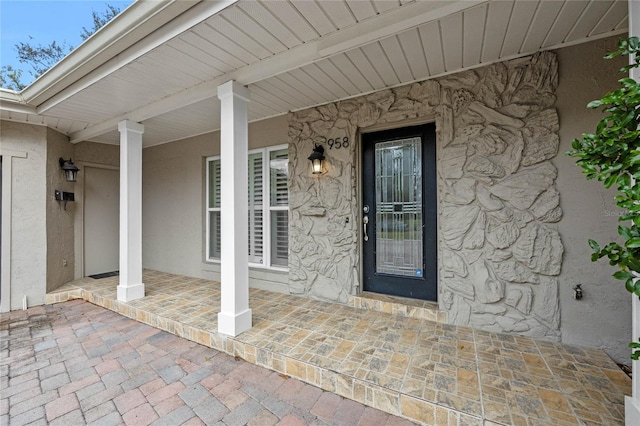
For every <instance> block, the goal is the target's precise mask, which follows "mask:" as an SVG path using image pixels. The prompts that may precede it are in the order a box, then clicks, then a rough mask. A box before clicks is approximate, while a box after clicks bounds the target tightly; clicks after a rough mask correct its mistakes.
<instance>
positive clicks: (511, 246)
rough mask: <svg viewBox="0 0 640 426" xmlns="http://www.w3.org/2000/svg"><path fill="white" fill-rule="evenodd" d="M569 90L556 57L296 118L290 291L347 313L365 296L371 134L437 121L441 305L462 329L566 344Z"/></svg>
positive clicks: (383, 94) (379, 94) (477, 72)
mask: <svg viewBox="0 0 640 426" xmlns="http://www.w3.org/2000/svg"><path fill="white" fill-rule="evenodd" d="M557 85H558V65H557V59H556V55H555V54H554V53H551V52H542V53H539V54H536V55H535V56H529V57H525V58H521V59H516V60H512V61H508V62H503V63H497V64H493V65H490V66H487V67H483V68H480V69H476V70H471V71H465V72H462V73H459V74H456V75H452V76H447V77H443V78H439V79H434V80H429V81H425V82H421V83H414V84H410V85H406V86H403V87H399V88H396V89H389V90H382V91H379V92H376V93H373V94H371V95H366V96H361V97H358V98H355V99H349V100H345V101H341V102H337V103H332V104H328V105H323V106H319V107H316V108H310V109H307V110H304V111H299V112H295V113H293V114H291V120H290V124H289V161H290V182H289V185H290V187H289V190H290V224H289V248H290V255H289V268H290V269H289V270H290V275H289V286H290V292H291V293H294V294H304V295H307V296H309V297H312V298H317V299H321V300H330V301H339V302H346V301H347V298H348V295H349V294H354V293H356V292H357V290H358V288H359V285H360V283H359V267H360V260H359V238H360V232H359V229H360V216H361V215H360V214H359V211H358V187H359V169H358V162H359V153H360V150H359V146H358V141H359V131H360V129H363V128H364V129H366V128H368V127H371V126H376V125H385V124H387V125H389V127H401V126H403V125H406V123H411V122H415V120H420V119H422V120H423V121H425V122H426V121H435V122H436V126H437V153H438V154H437V155H438V157H437V158H438V160H437V161H438V203H439V216H438V228H439V231H438V256H439V258H438V265H439V271H438V273H439V282H438V286H439V304H440V307H441V308H442V309H445V310H446V311H447V312H448V318H449V322H451V323H454V324H457V325H470V326H474V327H480V328H483V329H486V330H491V331H498V332H517V333H518V334H522V335H527V336H532V337H545V338H548V339H553V340H558V339H559V338H560V331H559V325H560V311H559V300H558V280H557V276H558V275H559V274H560V269H561V266H562V256H563V245H562V242H561V240H560V236H559V233H558V231H557V229H556V225H554V224H555V223H557V222H558V221H559V220H560V219H561V217H562V210H561V209H560V207H559V198H560V197H559V193H558V191H557V189H556V187H555V181H556V177H557V169H556V167H555V166H554V165H553V163H552V162H551V161H550V160H551V159H553V158H554V157H555V156H556V154H557V152H558V145H559V137H558V130H559V123H558V116H557V113H556V110H555V108H554V103H555V100H556V96H555V92H556V88H557ZM412 120H414V121H412ZM396 123H397V126H395V124H396ZM336 140H338V141H340V142H341V145H342V146H341V147H340V148H339V149H336V147H337V145H336V144H335V143H334V145H333V148H331V149H330V147H329V142H335V141H336ZM344 141H348V146H347V147H346V148H345V147H344ZM314 143H319V144H322V145H323V146H324V148H325V149H326V156H327V164H328V165H327V169H328V170H327V173H326V174H324V175H322V176H320V177H314V176H312V175H311V173H310V167H309V162H308V160H307V156H308V155H309V154H310V153H311V150H312V147H313V144H314Z"/></svg>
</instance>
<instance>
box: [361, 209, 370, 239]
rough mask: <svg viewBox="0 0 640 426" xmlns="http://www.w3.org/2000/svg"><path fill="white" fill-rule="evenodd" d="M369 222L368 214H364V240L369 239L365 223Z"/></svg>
mask: <svg viewBox="0 0 640 426" xmlns="http://www.w3.org/2000/svg"><path fill="white" fill-rule="evenodd" d="M368 223H369V216H367V215H365V216H364V217H363V218H362V225H363V226H364V240H365V241H369V235H367V224H368Z"/></svg>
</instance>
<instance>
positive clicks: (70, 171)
mask: <svg viewBox="0 0 640 426" xmlns="http://www.w3.org/2000/svg"><path fill="white" fill-rule="evenodd" d="M58 161H60V167H61V168H62V170H64V176H65V178H66V179H67V182H75V181H76V178H77V177H78V170H80V169H79V168H78V167H76V165H75V164H73V161H71V158H69V159H68V160H65V159H64V158H62V157H60V160H58Z"/></svg>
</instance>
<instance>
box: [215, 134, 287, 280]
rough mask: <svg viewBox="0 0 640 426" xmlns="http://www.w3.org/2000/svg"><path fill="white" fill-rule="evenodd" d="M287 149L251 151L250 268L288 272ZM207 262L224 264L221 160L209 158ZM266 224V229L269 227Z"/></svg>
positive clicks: (279, 147) (282, 147)
mask: <svg viewBox="0 0 640 426" xmlns="http://www.w3.org/2000/svg"><path fill="white" fill-rule="evenodd" d="M288 165H289V157H288V151H287V147H286V145H281V146H276V147H271V148H266V149H259V150H252V151H249V170H248V172H249V176H248V178H249V188H248V195H249V197H248V201H249V205H248V211H249V223H248V231H249V247H248V253H249V264H251V265H253V266H262V267H267V268H269V267H274V268H286V267H287V266H288V252H289V189H288V183H287V181H288V176H289V172H288ZM207 185H208V188H207V203H206V205H207V245H206V247H207V259H208V260H213V261H216V260H220V250H221V248H220V247H221V244H220V226H221V223H220V207H221V202H220V188H221V182H220V157H209V158H207ZM265 224H266V227H265Z"/></svg>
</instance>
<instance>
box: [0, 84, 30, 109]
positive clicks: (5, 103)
mask: <svg viewBox="0 0 640 426" xmlns="http://www.w3.org/2000/svg"><path fill="white" fill-rule="evenodd" d="M0 111H10V112H21V113H23V114H36V109H35V107H33V106H31V105H28V104H26V103H25V102H24V100H23V99H22V96H21V95H20V93H17V92H14V91H13V90H8V89H2V88H0Z"/></svg>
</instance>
